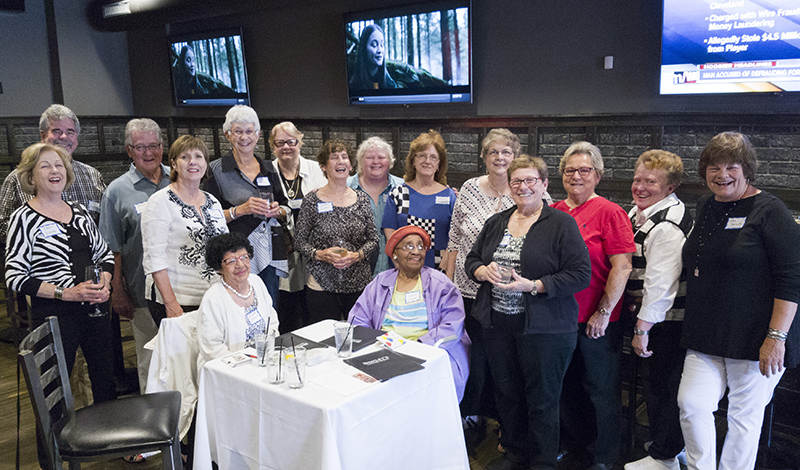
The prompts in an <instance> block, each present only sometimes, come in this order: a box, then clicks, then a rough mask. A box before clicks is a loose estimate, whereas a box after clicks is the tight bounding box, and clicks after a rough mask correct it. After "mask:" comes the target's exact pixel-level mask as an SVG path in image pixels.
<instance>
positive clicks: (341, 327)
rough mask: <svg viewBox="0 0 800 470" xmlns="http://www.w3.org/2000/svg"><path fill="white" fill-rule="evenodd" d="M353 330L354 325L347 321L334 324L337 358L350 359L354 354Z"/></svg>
mask: <svg viewBox="0 0 800 470" xmlns="http://www.w3.org/2000/svg"><path fill="white" fill-rule="evenodd" d="M353 328H354V327H353V325H351V324H350V323H349V322H346V321H337V322H336V323H334V324H333V338H334V340H335V342H336V355H337V356H339V357H350V355H351V354H353Z"/></svg>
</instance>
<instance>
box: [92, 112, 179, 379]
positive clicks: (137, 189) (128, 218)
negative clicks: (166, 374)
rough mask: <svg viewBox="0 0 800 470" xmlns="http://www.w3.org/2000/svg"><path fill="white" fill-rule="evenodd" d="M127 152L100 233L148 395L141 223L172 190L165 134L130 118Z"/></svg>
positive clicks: (150, 327)
mask: <svg viewBox="0 0 800 470" xmlns="http://www.w3.org/2000/svg"><path fill="white" fill-rule="evenodd" d="M125 149H126V151H127V152H128V156H129V157H130V158H131V160H132V163H131V166H130V169H129V170H128V172H127V173H125V174H123V175H122V176H120V177H119V178H117V179H115V180H114V181H112V182H111V184H109V185H108V189H107V190H106V192H105V194H104V195H103V200H102V205H101V211H100V233H101V234H102V235H103V238H104V239H105V240H106V243H107V244H108V247H109V248H110V249H111V251H112V252H113V253H114V279H113V280H112V281H111V282H112V286H113V293H112V294H111V305H112V307H113V309H114V311H115V312H117V313H118V314H119V315H120V316H122V317H125V318H128V319H130V320H131V329H132V330H133V338H134V340H135V342H136V358H137V368H138V372H139V388H140V390H141V391H142V392H144V387H145V384H146V382H147V370H148V368H149V366H150V354H151V353H150V351H148V350H145V349H144V345H145V343H147V342H148V341H150V339H152V338H153V337H154V336H155V335H156V333H157V332H158V328H157V327H156V324H155V322H154V321H153V317H152V316H151V315H150V311H149V310H148V309H147V301H145V297H144V285H145V282H144V278H145V276H144V268H143V267H142V256H143V248H142V230H141V224H140V218H141V213H142V209H143V208H144V205H145V203H146V202H147V200H148V199H149V198H150V196H152V195H153V193H155V192H156V191H158V190H159V189H162V188H165V187H166V186H168V185H169V183H170V181H169V169H168V168H167V167H166V166H165V165H164V164H163V163H162V157H163V154H164V144H163V140H162V137H161V129H160V128H159V127H158V124H156V122H155V121H153V120H152V119H132V120H131V121H130V122H128V125H127V126H125Z"/></svg>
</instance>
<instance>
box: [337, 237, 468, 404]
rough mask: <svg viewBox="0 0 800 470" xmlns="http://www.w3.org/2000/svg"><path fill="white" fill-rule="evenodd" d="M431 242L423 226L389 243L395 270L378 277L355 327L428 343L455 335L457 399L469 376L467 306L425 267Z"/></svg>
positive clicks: (355, 314) (449, 347) (356, 313)
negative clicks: (383, 331) (390, 333)
mask: <svg viewBox="0 0 800 470" xmlns="http://www.w3.org/2000/svg"><path fill="white" fill-rule="evenodd" d="M430 247H431V237H430V236H429V235H428V233H427V232H426V231H425V230H423V229H422V228H420V227H416V226H414V225H406V226H405V227H401V228H399V229H397V230H396V231H395V232H394V233H393V234H392V236H391V237H389V239H388V240H387V241H386V254H387V255H388V256H390V257H391V258H392V260H394V264H395V266H396V267H395V269H390V270H389V271H384V272H382V273H380V274H378V275H377V276H376V277H375V279H373V280H372V282H370V283H369V285H368V286H367V287H366V288H365V289H364V292H363V293H362V294H361V296H360V297H359V298H358V301H356V304H355V306H353V309H352V310H350V319H351V321H352V322H353V324H354V325H361V326H367V327H370V328H375V329H382V330H385V331H395V332H396V333H398V334H399V335H400V336H402V337H404V338H406V339H410V340H417V341H420V342H422V343H426V344H431V345H432V344H434V343H436V342H437V341H438V340H440V339H444V338H448V337H450V336H455V337H456V339H457V341H450V342H448V343H444V344H443V345H442V348H443V349H445V350H446V351H447V354H448V355H449V356H450V364H451V365H452V367H453V377H454V378H455V381H456V393H457V395H458V400H459V401H461V397H462V396H463V395H464V384H465V383H466V381H467V376H468V375H469V364H468V360H467V358H468V355H467V350H468V348H469V345H470V341H469V336H467V334H466V332H464V302H463V300H461V294H460V293H459V291H458V289H457V288H456V286H455V285H454V284H453V283H452V282H451V281H450V279H448V278H447V276H445V275H444V274H443V273H441V272H439V271H437V270H435V269H432V268H428V267H426V266H425V253H426V252H427V251H428V249H430Z"/></svg>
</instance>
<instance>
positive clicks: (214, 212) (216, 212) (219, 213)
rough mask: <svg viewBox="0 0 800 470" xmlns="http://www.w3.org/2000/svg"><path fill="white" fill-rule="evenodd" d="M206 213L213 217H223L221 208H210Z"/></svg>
mask: <svg viewBox="0 0 800 470" xmlns="http://www.w3.org/2000/svg"><path fill="white" fill-rule="evenodd" d="M208 213H209V214H211V217H213V218H215V219H224V218H225V214H224V213H223V212H222V209H217V208H212V209H211V210H209V211H208Z"/></svg>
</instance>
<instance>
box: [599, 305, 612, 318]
mask: <svg viewBox="0 0 800 470" xmlns="http://www.w3.org/2000/svg"><path fill="white" fill-rule="evenodd" d="M597 312H598V313H600V315H602V316H604V317H610V316H611V311H609V310H606V309H604V308H602V307H600V308H599V309H597Z"/></svg>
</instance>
